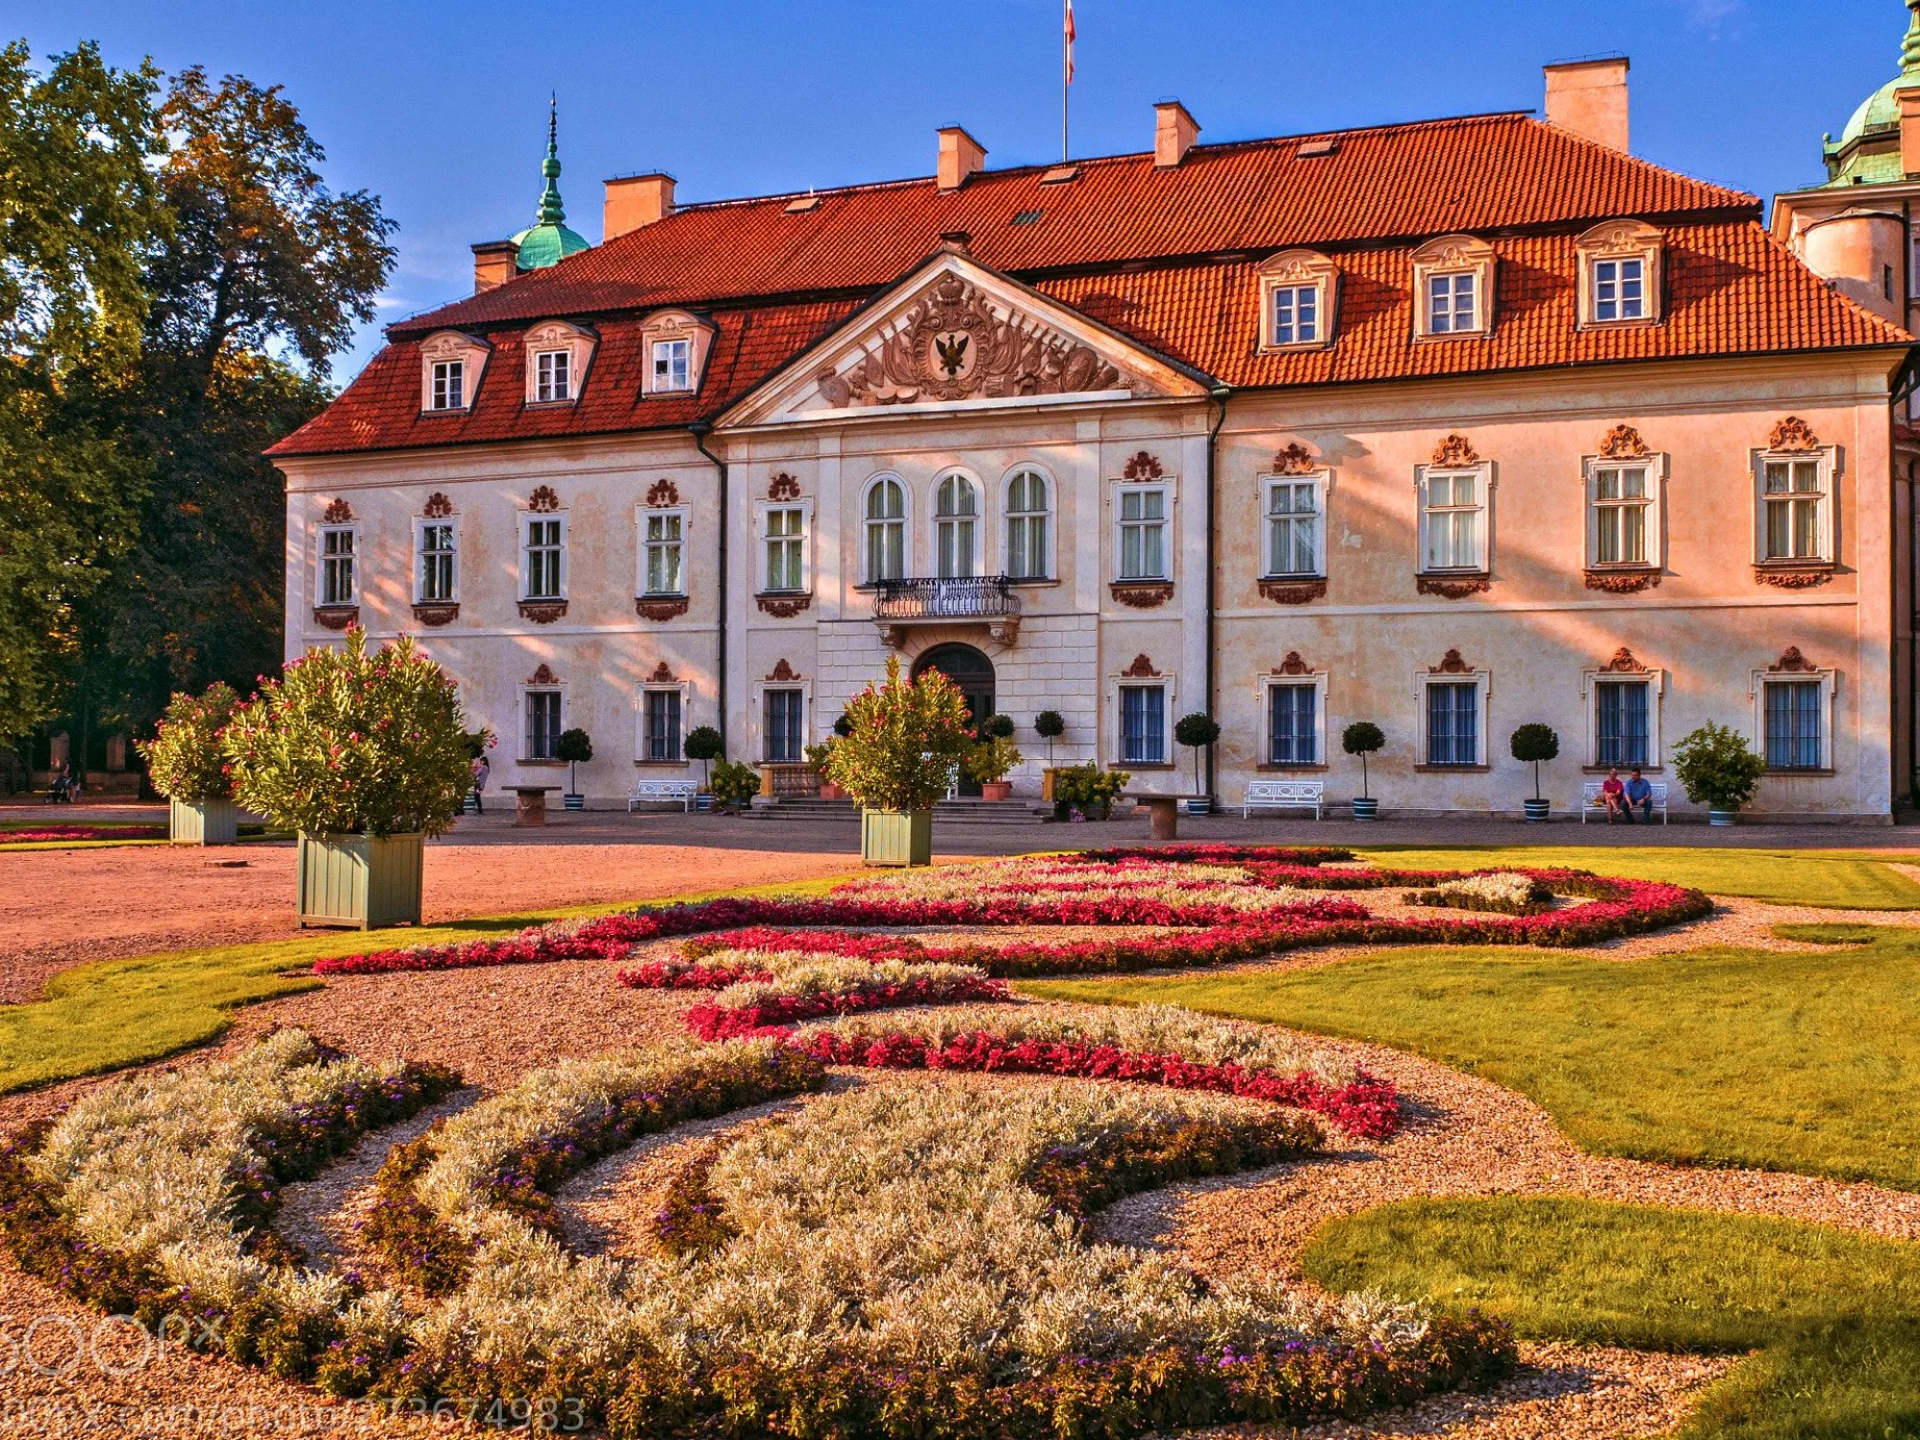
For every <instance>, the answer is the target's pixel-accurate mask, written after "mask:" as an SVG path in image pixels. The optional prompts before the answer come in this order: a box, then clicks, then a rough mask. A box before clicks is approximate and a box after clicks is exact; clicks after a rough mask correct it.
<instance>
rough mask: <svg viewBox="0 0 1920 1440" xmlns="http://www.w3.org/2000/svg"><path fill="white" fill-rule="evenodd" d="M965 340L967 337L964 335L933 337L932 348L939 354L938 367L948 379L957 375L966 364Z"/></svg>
mask: <svg viewBox="0 0 1920 1440" xmlns="http://www.w3.org/2000/svg"><path fill="white" fill-rule="evenodd" d="M967 340H968V337H967V336H965V335H955V336H952V337H948V336H945V335H936V336H934V337H933V348H934V349H936V350H938V351H939V352H940V365H941V368H942V369H944V370H945V371H946V372H947V377H948V378H949V379H951V378H953V377H954V376H956V375H958V374H959V373H960V367H961V366H962V365H964V364H966V358H967Z"/></svg>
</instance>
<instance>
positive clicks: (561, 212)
mask: <svg viewBox="0 0 1920 1440" xmlns="http://www.w3.org/2000/svg"><path fill="white" fill-rule="evenodd" d="M1913 3H1915V4H1920V0H1913ZM1916 23H1920V22H1916ZM1913 43H1916V42H1914V41H1913V40H1911V39H1910V40H1909V44H1913ZM540 173H541V174H542V175H543V176H545V177H546V181H547V185H546V189H544V190H543V191H541V192H540V210H539V212H538V213H537V214H536V215H535V216H534V223H535V224H536V225H559V224H563V223H564V222H565V221H566V218H567V207H566V205H565V204H563V203H562V202H561V199H560V97H559V96H558V95H549V96H548V97H547V158H546V159H544V160H542V161H541V162H540Z"/></svg>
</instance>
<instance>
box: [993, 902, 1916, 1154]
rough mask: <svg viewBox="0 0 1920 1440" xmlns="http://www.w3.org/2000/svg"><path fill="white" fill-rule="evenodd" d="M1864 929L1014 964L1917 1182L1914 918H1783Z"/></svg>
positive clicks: (1578, 1111) (1638, 1146) (1653, 1136)
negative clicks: (1083, 974)
mask: <svg viewBox="0 0 1920 1440" xmlns="http://www.w3.org/2000/svg"><path fill="white" fill-rule="evenodd" d="M1783 931H1784V932H1786V933H1791V934H1794V935H1796V936H1798V937H1800V938H1805V939H1822V940H1828V941H1833V940H1841V939H1860V938H1865V939H1866V943H1864V944H1850V945H1837V946H1835V948H1832V949H1827V950H1820V951H1808V952H1792V953H1784V954H1783V953H1775V952H1767V951H1758V950H1741V949H1727V948H1722V949H1711V950H1696V951H1692V952H1689V953H1687V954H1684V955H1675V956H1669V957H1663V958H1660V959H1654V960H1642V961H1636V962H1631V963H1626V962H1619V961H1602V960H1590V959H1580V958H1576V957H1573V956H1566V955H1558V954H1553V953H1542V952H1540V951H1537V950H1536V951H1524V950H1509V949H1498V948H1488V949H1423V950H1396V951H1389V952H1385V953H1382V954H1379V955H1372V956H1363V957H1360V958H1358V959H1353V960H1347V961H1343V962H1341V963H1339V964H1335V965H1329V966H1326V967H1324V968H1321V969H1315V970H1298V971H1291V972H1268V973H1262V972H1258V971H1250V972H1241V973H1238V974H1228V975H1205V974H1202V975H1195V976H1191V977H1177V978H1168V979H1158V978H1149V977H1139V978H1122V979H1098V980H1052V981H1027V982H1023V983H1022V984H1021V986H1020V989H1021V991H1022V992H1023V993H1026V994H1031V995H1036V996H1043V997H1046V998H1048V999H1060V1000H1089V1001H1103V1002H1108V1003H1116V1004H1139V1003H1142V1002H1149V1001H1161V1002H1165V1003H1169V1004H1175V1005H1186V1006H1189V1007H1191V1008H1193V1009H1196V1010H1204V1011H1207V1012H1208V1013H1210V1014H1215V1015H1228V1016H1236V1017H1239V1018H1241V1019H1246V1020H1259V1021H1265V1022H1269V1023H1273V1024H1280V1025H1288V1026H1291V1027H1293V1028H1295V1029H1300V1030H1312V1031H1320V1032H1323V1033H1326V1034H1330V1035H1344V1036H1349V1037H1352V1038H1355V1039H1360V1040H1369V1041H1376V1042H1379V1043H1383V1044H1387V1045H1393V1046H1397V1047H1398V1048H1400V1049H1403V1050H1411V1051H1414V1052H1416V1053H1418V1054H1421V1055H1426V1056H1430V1057H1431V1058H1433V1059H1436V1060H1440V1061H1443V1062H1444V1063H1446V1064H1448V1065H1452V1066H1454V1067H1455V1068H1457V1069H1460V1070H1465V1071H1468V1072H1470V1073H1473V1074H1477V1075H1484V1076H1486V1077H1487V1078H1489V1079H1491V1080H1495V1081H1497V1082H1499V1083H1500V1084H1502V1085H1506V1086H1509V1087H1511V1088H1513V1089H1515V1090H1518V1091H1520V1092H1522V1093H1523V1094H1526V1095H1528V1096H1531V1097H1532V1098H1533V1099H1534V1100H1536V1101H1538V1102H1539V1103H1540V1104H1541V1105H1543V1106H1545V1107H1546V1108H1547V1110H1549V1111H1550V1112H1551V1113H1552V1115H1553V1117H1554V1119H1555V1120H1556V1121H1558V1122H1559V1124H1560V1126H1561V1128H1562V1129H1564V1130H1565V1131H1566V1132H1567V1134H1569V1135H1570V1136H1572V1137H1573V1139H1574V1140H1575V1141H1576V1142H1577V1143H1578V1144H1580V1145H1581V1146H1582V1147H1584V1148H1585V1149H1587V1150H1589V1151H1593V1152H1596V1153H1599V1154H1613V1155H1629V1156H1636V1157H1639V1158H1643V1159H1654V1160H1674V1161H1680V1162H1683V1163H1690V1164H1705V1165H1750V1166H1758V1167H1763V1168H1768V1169H1779V1170H1796V1171H1801V1172H1804V1173H1808V1174H1824V1175H1834V1176H1839V1177H1842V1178H1846V1179H1870V1180H1877V1181H1879V1182H1881V1183H1883V1184H1887V1185H1894V1186H1899V1187H1901V1188H1903V1189H1909V1190H1914V1189H1920V1131H1916V1128H1915V1127H1914V1126H1913V1125H1911V1124H1907V1123H1897V1121H1898V1117H1903V1116H1904V1117H1910V1116H1911V1115H1912V1114H1913V1113H1914V1098H1913V1097H1914V1094H1915V1090H1916V1087H1917V1086H1920V1026H1916V1025H1915V1023H1914V1019H1915V1016H1916V1014H1920V930H1908V929H1888V928H1882V927H1870V926H1864V925H1850V926H1789V927H1783Z"/></svg>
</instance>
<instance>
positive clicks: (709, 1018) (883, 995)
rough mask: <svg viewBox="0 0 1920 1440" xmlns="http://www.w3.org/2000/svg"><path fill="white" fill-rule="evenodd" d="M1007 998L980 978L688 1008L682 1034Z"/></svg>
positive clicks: (704, 1035) (703, 1035)
mask: <svg viewBox="0 0 1920 1440" xmlns="http://www.w3.org/2000/svg"><path fill="white" fill-rule="evenodd" d="M708 973H713V972H708ZM740 978H742V979H757V978H760V977H758V976H742V977H740ZM620 983H621V984H623V985H626V984H630V983H632V982H630V981H629V979H628V977H627V975H626V973H625V972H622V973H621V975H620ZM1007 998H1008V995H1007V982H1006V981H1004V980H992V979H989V978H987V977H986V976H985V975H982V976H980V977H979V978H978V979H977V980H976V979H964V978H963V979H957V980H909V981H905V982H903V983H900V984H893V985H874V986H869V987H863V988H860V989H856V990H843V991H838V992H832V991H822V992H820V993H818V994H813V995H781V996H778V997H776V998H774V999H771V1000H765V1001H762V1002H761V1003H760V1004H758V1005H743V1006H737V1007H733V1006H725V1005H718V1004H714V1003H712V1002H707V1003H704V1004H700V1005H695V1006H693V1007H692V1008H691V1009H689V1010H688V1011H687V1013H686V1015H685V1017H684V1018H685V1020H686V1025H687V1031H688V1033H689V1034H691V1035H693V1036H694V1037H695V1038H696V1039H700V1040H731V1039H734V1038H736V1037H739V1036H747V1035H764V1034H767V1033H769V1031H770V1030H778V1032H779V1033H781V1034H784V1033H786V1032H785V1031H784V1029H779V1027H783V1026H787V1025H791V1024H793V1023H794V1022H795V1021H798V1020H815V1019H818V1018H819V1017H821V1016H823V1015H853V1014H857V1013H859V1012H860V1011H863V1010H892V1009H897V1008H898V1007H900V1006H903V1005H957V1004H961V1003H964V1002H966V1001H969V1000H1005V999H1007Z"/></svg>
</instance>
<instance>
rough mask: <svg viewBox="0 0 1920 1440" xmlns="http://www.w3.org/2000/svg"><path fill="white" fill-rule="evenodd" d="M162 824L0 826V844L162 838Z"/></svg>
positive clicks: (165, 830)
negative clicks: (15, 828)
mask: <svg viewBox="0 0 1920 1440" xmlns="http://www.w3.org/2000/svg"><path fill="white" fill-rule="evenodd" d="M166 838H167V827H166V826H164V825H39V826H29V827H27V828H26V829H23V830H0V846H4V845H57V844H61V843H66V842H82V841H94V840H164V839H166Z"/></svg>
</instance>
